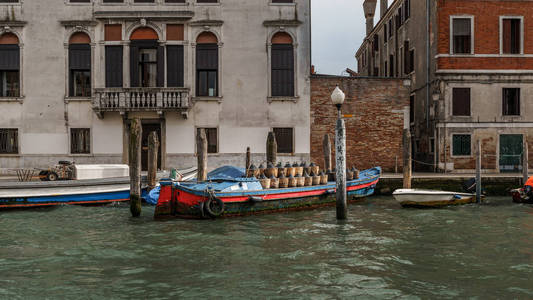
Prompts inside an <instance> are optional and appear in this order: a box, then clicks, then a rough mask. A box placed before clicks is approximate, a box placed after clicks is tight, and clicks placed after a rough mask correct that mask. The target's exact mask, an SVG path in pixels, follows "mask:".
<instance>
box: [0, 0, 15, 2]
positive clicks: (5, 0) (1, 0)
mask: <svg viewBox="0 0 533 300" xmlns="http://www.w3.org/2000/svg"><path fill="white" fill-rule="evenodd" d="M0 3H19V0H0Z"/></svg>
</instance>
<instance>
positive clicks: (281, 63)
mask: <svg viewBox="0 0 533 300" xmlns="http://www.w3.org/2000/svg"><path fill="white" fill-rule="evenodd" d="M310 9H311V7H310V1H309V0H218V1H215V0H46V1H43V0H0V19H1V20H2V21H0V80H1V84H0V112H1V118H0V168H2V169H4V170H5V169H6V168H16V167H44V166H47V165H51V164H54V163H56V162H57V161H58V160H64V159H66V160H74V161H76V162H79V163H120V162H127V136H128V124H129V120H130V119H131V118H134V117H140V118H141V120H142V124H143V131H144V134H143V135H145V136H146V135H147V134H148V133H149V132H150V131H157V132H159V133H160V138H161V149H162V153H161V156H160V157H161V162H160V163H161V167H162V168H169V167H181V166H190V165H194V164H195V163H196V162H195V158H194V155H195V142H194V141H195V135H196V132H197V129H198V128H208V131H207V133H208V140H209V150H210V152H212V154H210V156H209V165H210V167H215V166H218V165H221V164H242V162H243V161H244V155H243V153H244V152H245V150H246V147H251V150H252V153H254V154H255V155H257V157H256V160H259V159H260V156H259V155H260V154H261V153H264V152H265V145H266V137H267V134H268V132H269V131H270V130H274V131H275V132H276V134H277V136H278V143H279V144H280V148H279V151H280V152H284V154H282V155H285V156H286V158H283V157H282V160H284V161H300V160H301V159H303V158H307V157H308V156H309V152H310V146H309V140H310V138H309V137H310V132H309V131H310V117H309V115H310V114H309V102H310V81H309V73H310V68H311V62H310V61H311V53H310V52H311V50H310V49H311V40H310V39H311V23H310Z"/></svg>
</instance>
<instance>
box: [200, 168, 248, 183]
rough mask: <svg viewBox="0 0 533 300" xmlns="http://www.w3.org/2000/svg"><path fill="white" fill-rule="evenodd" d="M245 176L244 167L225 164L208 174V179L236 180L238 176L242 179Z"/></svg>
mask: <svg viewBox="0 0 533 300" xmlns="http://www.w3.org/2000/svg"><path fill="white" fill-rule="evenodd" d="M243 177H245V170H244V168H238V167H234V166H223V167H220V168H217V169H215V170H213V171H211V172H209V173H208V174H207V180H212V181H219V180H236V179H237V178H239V179H240V178H243ZM239 181H241V180H239Z"/></svg>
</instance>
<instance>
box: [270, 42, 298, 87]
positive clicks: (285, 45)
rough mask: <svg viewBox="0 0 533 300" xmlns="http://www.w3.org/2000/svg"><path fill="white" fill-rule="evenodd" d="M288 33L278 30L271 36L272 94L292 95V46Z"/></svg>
mask: <svg viewBox="0 0 533 300" xmlns="http://www.w3.org/2000/svg"><path fill="white" fill-rule="evenodd" d="M292 44H293V41H292V38H291V36H290V35H289V34H287V33H285V32H278V33H276V34H275V35H274V36H273V37H272V52H271V83H272V86H271V89H272V96H274V97H280V96H288V97H293V96H294V47H293V45H292Z"/></svg>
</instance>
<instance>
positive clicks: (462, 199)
mask: <svg viewBox="0 0 533 300" xmlns="http://www.w3.org/2000/svg"><path fill="white" fill-rule="evenodd" d="M392 195H393V197H394V199H396V201H398V202H399V203H400V204H401V205H402V206H404V207H440V206H447V205H458V204H467V203H475V202H476V194H471V193H457V192H448V191H436V190H422V189H398V190H395V191H394V192H393V193H392Z"/></svg>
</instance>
